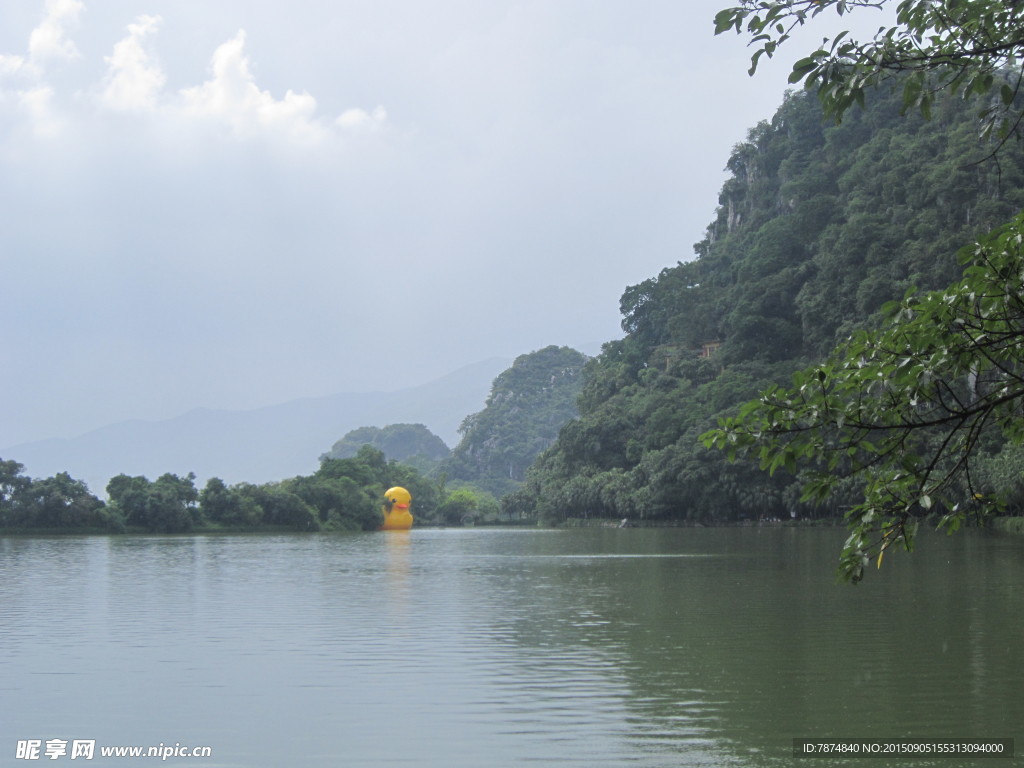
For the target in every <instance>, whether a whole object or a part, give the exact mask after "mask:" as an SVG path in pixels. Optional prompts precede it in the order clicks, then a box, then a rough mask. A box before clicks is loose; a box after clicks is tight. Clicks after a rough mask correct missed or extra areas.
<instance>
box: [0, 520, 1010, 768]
mask: <svg viewBox="0 0 1024 768" xmlns="http://www.w3.org/2000/svg"><path fill="white" fill-rule="evenodd" d="M842 539H843V532H842V531H841V530H812V529H757V528H745V529H698V530H689V529H679V530H676V529H670V530H664V529H663V530H628V529H627V530H609V529H589V530H571V531H541V530H485V529H465V530H426V529H422V530H414V531H411V532H408V533H390V534H385V533H373V534H360V535H348V536H301V535H295V536H273V537H268V536H251V537H249V536H225V537H113V538H70V539H67V538H60V539H57V538H53V539H31V538H13V539H0V765H12V764H18V765H32V764H36V765H39V764H40V763H31V762H28V761H24V760H15V759H14V757H15V752H16V744H17V742H18V741H19V740H25V739H41V740H43V741H45V740H46V739H51V738H60V739H66V740H69V741H70V740H72V739H95V740H96V742H97V744H98V745H158V744H165V745H171V744H174V743H176V742H177V743H180V744H186V745H209V746H211V747H212V749H213V756H212V758H210V759H204V760H197V759H185V758H171V759H168V760H167V761H166V763H165V764H167V765H178V766H181V765H190V766H200V765H201V766H238V767H246V768H248V767H258V766H274V767H275V768H277V767H283V766H359V767H360V768H361V767H362V766H423V767H425V768H426V767H433V766H437V767H438V768H461V767H466V768H469V767H470V766H471V767H472V768H481V767H483V766H488V767H490V766H523V765H536V766H547V765H556V764H557V765H559V766H636V767H637V768H653V767H655V766H657V767H661V766H664V767H665V768H669V767H670V766H672V767H674V766H712V765H713V766H771V767H772V768H775V767H776V766H788V765H792V764H794V763H795V764H798V765H805V766H808V768H818V767H820V766H825V765H841V766H846V767H850V766H854V765H860V764H864V765H870V766H874V768H880V767H881V766H883V765H887V764H898V765H901V766H912V765H913V766H921V765H938V766H945V767H946V768H953V766H955V765H960V764H963V765H968V764H973V765H977V764H978V763H977V761H975V762H973V763H972V762H970V761H958V760H951V759H945V760H935V761H932V762H923V761H908V760H901V761H897V762H896V763H889V762H887V761H884V760H870V761H851V760H843V761H826V760H821V759H813V760H794V758H793V757H792V739H793V738H795V737H825V736H833V737H853V738H864V737H870V738H882V737H886V738H888V737H898V736H914V737H956V738H966V737H977V738H1015V739H1016V740H1017V751H1018V753H1024V590H1022V589H1021V585H1024V539H1021V538H1013V537H1000V536H997V535H984V534H981V533H972V532H968V533H967V534H965V535H958V536H956V537H952V538H949V537H945V536H931V537H927V538H926V539H924V540H922V542H921V545H920V547H919V550H918V551H917V552H916V553H915V554H913V555H910V556H908V555H906V554H905V553H897V554H895V555H894V556H893V557H891V559H890V558H887V562H886V563H885V565H884V567H883V569H882V571H881V573H876V572H872V573H870V574H869V576H868V580H867V581H866V582H865V583H864V584H862V585H860V586H858V587H849V586H841V585H837V584H836V583H835V581H834V576H833V567H834V562H835V558H836V555H837V553H838V548H839V546H840V544H841V542H842ZM159 762H160V761H159V760H153V759H148V760H146V759H136V760H132V759H125V758H121V759H109V760H102V759H100V757H99V755H98V753H97V755H96V757H95V758H94V759H93V760H92V761H91V762H88V763H85V762H83V763H81V764H83V765H94V766H96V765H98V766H102V765H111V766H128V765H154V764H156V763H159ZM1013 762H1014V763H1016V762H1018V761H1013ZM66 763H70V764H71V765H77V764H79V763H71V762H70V758H69V757H63V758H60V760H59V761H46V763H45V764H48V765H51V764H52V765H62V764H66ZM1009 763H1010V761H1007V760H1000V761H994V762H993V761H985V762H982V763H981V765H992V766H998V765H1007V764H1009Z"/></svg>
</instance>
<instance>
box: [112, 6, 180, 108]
mask: <svg viewBox="0 0 1024 768" xmlns="http://www.w3.org/2000/svg"><path fill="white" fill-rule="evenodd" d="M161 21H162V19H161V18H160V17H159V16H139V17H138V18H137V19H136V20H135V23H134V24H129V25H128V36H127V37H125V38H124V39H122V40H120V41H118V42H117V43H116V44H115V45H114V52H113V53H112V54H111V55H110V56H107V57H105V59H104V60H105V61H106V62H107V75H106V77H105V78H104V81H103V90H102V92H101V94H100V100H101V102H102V103H103V104H104V105H105V106H106V107H109V108H110V109H114V110H138V109H144V110H152V109H154V108H155V107H156V106H157V100H158V98H159V96H160V91H161V90H162V89H163V87H164V84H165V83H166V82H167V77H166V76H165V75H164V73H163V71H162V70H161V69H160V65H159V64H158V63H156V62H155V61H154V58H153V57H152V56H151V55H150V54H149V52H148V51H147V50H146V47H145V40H146V38H147V37H148V36H150V35H152V34H153V33H155V32H156V30H157V28H158V27H159V26H160V23H161Z"/></svg>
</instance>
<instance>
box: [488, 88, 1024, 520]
mask: <svg viewBox="0 0 1024 768" xmlns="http://www.w3.org/2000/svg"><path fill="white" fill-rule="evenodd" d="M901 108H902V101H901V98H900V96H899V94H898V93H897V92H890V91H884V92H882V91H879V92H876V93H874V94H872V97H871V98H870V99H869V100H868V104H867V108H866V109H864V110H855V111H852V112H850V113H848V114H847V116H846V118H845V119H844V122H843V123H842V124H841V125H836V124H834V123H831V122H825V121H824V120H823V118H822V114H821V110H820V107H819V105H818V102H817V99H816V98H815V97H814V95H813V94H810V95H809V94H807V93H805V92H800V93H795V94H790V95H789V96H787V98H786V99H785V101H784V103H783V104H782V106H781V107H780V108H779V110H778V112H777V113H776V114H775V116H774V117H773V118H772V119H771V121H765V122H762V123H760V124H758V125H757V126H756V127H754V128H753V129H752V130H751V131H750V132H749V134H748V137H747V141H745V142H744V143H742V144H740V145H738V146H736V147H735V148H734V150H733V152H732V155H731V156H730V157H729V159H728V163H727V166H726V167H727V169H728V170H729V171H730V173H731V176H730V178H728V180H727V181H726V182H725V184H724V185H723V187H722V190H721V193H720V196H719V207H718V209H717V212H716V216H715V219H714V220H713V221H712V222H711V223H710V225H709V226H708V228H707V233H706V237H705V238H704V239H703V240H702V241H701V242H699V243H697V244H696V245H695V247H694V250H695V252H696V258H695V259H693V260H692V261H689V262H686V263H681V262H680V263H678V264H677V265H676V266H674V267H669V268H666V269H664V270H663V271H662V272H661V274H659V275H658V276H657V277H654V278H651V279H650V280H647V281H645V282H643V283H641V284H639V285H635V286H632V287H630V288H628V289H627V290H626V291H625V293H624V294H623V297H622V302H621V310H622V315H623V321H622V325H623V329H624V330H625V331H626V336H625V337H624V338H623V339H622V340H619V341H614V342H610V343H608V344H606V345H605V346H604V348H603V351H602V353H601V354H600V355H599V356H598V357H597V358H595V359H594V360H593V361H592V362H591V363H590V364H589V365H588V366H587V369H586V372H585V382H584V386H583V390H582V393H581V395H580V399H579V411H580V415H579V418H578V419H576V420H574V421H572V422H570V423H569V424H567V425H566V426H565V427H564V428H563V429H562V431H561V433H560V436H559V438H558V440H557V442H556V443H555V444H554V445H553V446H552V447H551V448H550V449H549V450H547V451H546V452H545V453H543V454H542V455H541V456H540V457H539V459H538V461H537V463H536V464H535V465H534V467H532V468H531V470H530V472H529V473H528V475H527V478H526V482H525V484H524V486H523V487H522V488H521V489H520V490H519V491H518V492H516V493H514V494H512V495H510V496H508V497H507V498H506V499H505V501H504V504H505V507H506V510H507V511H510V512H517V511H521V512H527V513H533V514H540V515H541V516H542V517H545V518H548V519H559V518H561V517H565V516H582V515H584V514H587V515H599V516H609V517H617V518H618V517H653V518H666V519H708V520H733V519H738V518H745V517H756V516H761V515H771V516H780V517H782V516H788V515H790V514H792V513H797V514H800V515H820V514H834V513H836V512H837V511H840V510H838V509H811V508H808V507H806V506H803V505H801V504H800V503H799V502H798V494H797V492H796V489H795V486H794V485H793V483H792V478H791V477H788V476H786V474H785V473H783V472H780V473H777V474H776V475H775V476H774V477H769V476H768V475H766V474H764V473H761V472H760V471H758V470H757V468H756V467H752V466H750V465H749V464H735V465H732V464H728V463H727V462H726V461H725V459H724V458H723V455H722V454H721V453H720V452H711V451H707V450H705V449H704V447H703V446H702V445H701V444H700V442H699V441H698V439H697V438H698V435H700V434H701V433H703V432H704V431H705V430H707V429H709V428H711V427H713V426H715V424H716V421H717V417H718V416H719V415H722V414H726V413H732V412H734V410H735V408H736V406H737V405H738V404H740V403H743V402H746V401H748V400H750V399H751V398H753V397H756V396H757V394H758V393H759V392H760V391H762V390H763V389H764V388H765V387H766V386H768V385H769V384H771V383H786V382H788V381H789V377H790V375H791V374H792V373H793V372H794V371H795V370H797V369H801V368H804V367H806V366H807V365H808V364H810V363H811V362H813V361H814V360H817V359H820V358H821V357H823V356H824V355H825V354H826V353H827V352H829V351H830V350H831V349H832V348H833V347H834V346H835V345H836V344H837V343H839V342H840V341H842V340H843V339H845V338H846V337H847V336H848V335H849V334H850V332H851V331H852V330H853V329H855V328H858V327H864V326H865V325H866V324H869V323H871V322H872V318H873V317H874V316H875V315H876V313H877V311H878V310H879V308H880V307H881V306H882V305H883V304H884V303H885V302H887V301H890V300H893V299H897V298H901V297H902V296H903V294H904V293H905V291H906V290H907V289H908V288H910V287H913V286H916V287H918V288H920V289H933V288H939V287H942V286H945V285H947V284H949V283H950V282H952V281H953V280H954V279H955V278H957V277H958V275H959V266H958V263H957V260H956V252H957V250H958V249H959V248H960V247H962V246H964V245H965V244H967V243H969V242H971V241H972V240H973V239H974V238H975V237H976V236H978V235H980V234H983V233H985V232H987V231H989V230H990V229H992V228H993V227H995V226H997V225H998V224H1000V223H1002V222H1004V221H1006V220H1007V219H1009V218H1010V217H1011V216H1012V215H1014V214H1015V213H1016V212H1018V211H1019V210H1021V208H1022V207H1024V148H1022V147H1021V146H1020V145H1014V146H1004V147H1003V148H1002V149H1001V150H1000V152H999V155H998V161H996V160H994V159H992V157H991V153H992V150H993V149H994V147H993V146H992V145H982V144H980V143H979V140H978V138H977V136H978V129H977V118H976V115H975V113H974V111H973V110H972V109H971V108H970V107H969V106H967V105H965V103H964V102H963V101H962V100H960V99H957V98H951V99H944V100H942V101H940V102H938V103H936V104H935V105H934V108H933V110H932V119H931V120H930V121H927V122H926V121H924V120H922V119H921V118H920V117H919V116H915V115H901V114H900V112H901Z"/></svg>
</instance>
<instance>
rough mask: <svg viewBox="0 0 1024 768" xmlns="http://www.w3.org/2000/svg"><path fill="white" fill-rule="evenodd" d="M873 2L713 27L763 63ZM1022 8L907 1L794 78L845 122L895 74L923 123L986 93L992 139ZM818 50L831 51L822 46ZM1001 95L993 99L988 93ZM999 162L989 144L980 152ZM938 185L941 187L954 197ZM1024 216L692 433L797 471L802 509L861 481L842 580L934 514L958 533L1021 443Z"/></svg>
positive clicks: (761, 10) (1014, 79) (1011, 100)
mask: <svg viewBox="0 0 1024 768" xmlns="http://www.w3.org/2000/svg"><path fill="white" fill-rule="evenodd" d="M887 4H888V2H887V0H880V1H879V2H866V1H865V2H848V1H847V0H821V1H820V2H817V1H816V2H803V1H798V0H785V1H784V2H753V1H746V2H743V3H742V4H741V5H739V6H734V7H732V8H728V9H725V10H723V11H721V12H720V13H719V14H718V16H717V17H716V20H715V24H716V31H717V32H719V33H720V32H724V31H726V30H729V29H735V30H737V31H738V32H743V31H744V30H745V31H746V32H747V33H748V34H750V35H751V44H752V45H753V46H755V53H754V55H753V58H752V67H751V73H753V71H754V70H755V69H756V67H757V62H758V59H759V57H760V56H762V55H768V56H771V55H773V54H774V52H775V51H776V49H777V48H778V46H779V45H781V44H782V43H784V42H785V41H786V40H787V39H788V38H789V35H790V33H791V31H792V30H793V28H795V27H796V26H798V25H801V24H804V23H805V22H806V21H807V20H808V19H809V18H813V17H814V16H817V15H818V14H820V13H822V12H824V11H825V10H826V9H828V8H833V9H834V10H836V11H837V12H838V13H839V14H840V15H842V14H844V13H846V12H848V11H849V10H851V9H852V8H854V7H858V6H860V7H878V8H881V7H883V6H886V5H887ZM1022 22H1024V8H1022V7H1021V6H1020V4H1019V3H1003V2H991V1H990V0H903V1H902V2H899V3H898V4H897V6H896V25H895V26H891V27H888V28H886V27H882V28H880V29H879V31H878V33H877V34H876V35H875V37H874V39H873V40H871V41H869V42H867V43H861V42H857V41H853V40H851V39H849V38H848V36H847V34H846V33H840V34H838V35H836V36H835V37H833V38H832V39H831V41H829V40H827V39H826V41H825V45H823V46H822V47H821V48H819V49H818V50H816V51H814V52H812V53H811V54H810V55H808V56H806V57H804V58H802V59H800V60H799V61H797V62H796V64H795V65H794V67H793V72H792V74H791V76H790V82H794V83H796V82H804V83H805V85H806V86H807V87H808V88H813V89H816V91H817V93H818V96H819V98H820V100H821V103H822V105H823V108H824V110H825V112H826V113H827V114H830V115H832V116H833V117H835V118H836V119H837V120H838V119H841V118H842V117H843V116H844V114H845V113H846V112H847V110H848V109H849V108H850V107H851V106H853V105H854V104H859V105H860V106H862V107H863V106H864V104H865V94H866V93H867V92H868V90H869V89H877V86H878V85H879V84H880V83H882V82H883V81H885V80H887V79H889V78H892V77H893V76H895V75H899V78H900V83H901V84H902V111H903V112H904V113H905V112H906V111H907V110H908V109H910V108H911V107H916V108H918V109H919V110H920V112H921V114H922V115H923V116H924V117H925V118H926V119H928V118H931V117H932V114H933V107H934V106H935V104H936V103H938V102H937V100H939V99H940V98H948V95H949V94H960V95H962V96H963V97H964V99H965V100H967V99H969V98H971V97H983V104H982V109H981V111H980V113H979V114H978V116H979V117H980V118H981V120H982V122H981V126H980V134H981V136H982V137H983V138H989V137H992V136H993V135H997V136H998V137H999V139H1000V142H1002V141H1005V140H1006V139H1007V138H1009V137H1011V136H1013V135H1014V134H1015V133H1016V132H1017V130H1018V127H1019V125H1020V120H1021V110H1020V107H1019V104H1018V100H1017V95H1018V92H1019V89H1020V84H1021V81H1022V70H1021V62H1020V59H1019V54H1020V53H1021V49H1022V48H1024V24H1022ZM826 46H827V47H826ZM995 94H998V95H997V97H996V98H993V95H995ZM998 151H1000V147H999V145H990V156H992V155H995V154H996V153H997V152H998ZM950 181H951V180H946V181H945V183H944V186H946V187H947V188H950V189H952V188H954V187H953V185H952V184H951V183H950ZM1022 242H1024V217H1022V216H1020V215H1018V216H1016V217H1015V218H1013V219H1012V220H1011V221H1010V222H1009V223H1008V224H1006V225H1005V226H1002V227H1001V228H999V229H997V230H995V231H994V232H992V233H991V234H989V235H987V236H984V237H982V238H980V239H979V241H978V243H977V245H975V246H974V247H973V248H970V249H969V250H967V251H966V252H964V253H963V255H962V257H961V260H962V261H963V263H964V267H965V268H964V270H963V273H962V276H961V277H960V279H959V280H958V281H956V282H954V283H952V284H951V285H949V286H948V287H947V288H945V289H943V290H936V291H931V292H928V293H925V294H923V295H921V296H915V295H914V292H913V291H908V292H907V294H906V295H905V296H904V299H903V301H902V302H898V303H893V304H889V305H887V306H886V307H885V308H884V314H885V315H886V322H885V323H884V324H883V325H882V326H881V327H880V328H875V329H872V330H868V331H861V332H858V333H856V334H854V335H853V336H852V337H851V338H850V339H849V341H848V342H846V343H845V344H844V345H842V346H840V347H839V348H837V349H836V350H835V351H834V352H833V353H832V354H831V355H830V356H829V357H828V358H827V360H826V361H825V362H824V363H823V364H820V365H815V366H812V367H810V368H808V369H806V370H804V371H803V372H802V373H798V374H796V375H795V376H794V377H793V383H792V386H790V387H772V388H769V389H768V390H767V391H766V392H765V393H763V394H762V396H761V397H760V398H759V399H758V400H754V401H752V402H750V403H748V404H747V405H745V406H744V407H743V408H742V409H741V410H740V412H739V414H738V415H737V416H734V417H727V418H723V419H721V420H720V425H719V428H718V429H717V430H713V431H710V432H708V433H706V434H705V435H704V436H703V439H704V441H705V443H706V444H707V445H710V446H715V447H718V448H722V449H724V450H726V451H727V453H728V455H729V456H730V457H733V458H735V457H736V456H739V455H744V454H750V453H753V454H755V455H757V456H758V457H759V458H760V461H761V466H762V468H763V469H767V470H769V471H770V472H772V473H774V472H775V471H776V470H778V469H780V468H784V469H786V470H787V471H788V472H790V473H792V474H798V473H799V474H800V475H801V487H802V496H801V499H802V500H803V501H818V502H823V501H826V500H828V499H830V498H832V497H833V496H834V495H835V494H836V493H837V489H838V488H839V486H840V485H841V483H843V482H845V480H844V478H856V480H857V484H855V486H854V487H855V488H856V489H857V492H858V495H857V500H856V501H855V502H854V503H852V504H850V505H849V509H848V510H847V511H846V513H845V514H846V518H847V520H848V523H849V525H850V528H851V533H850V536H849V538H848V539H847V542H846V545H845V547H844V549H843V553H842V556H841V560H840V575H841V576H842V577H844V578H846V579H849V580H852V581H854V582H856V581H858V580H860V579H861V578H862V577H863V575H864V568H865V566H866V565H867V564H868V563H869V562H870V560H871V558H872V557H874V556H877V563H878V565H879V567H880V566H881V564H882V558H883V555H884V553H885V551H886V550H887V548H888V547H890V546H891V545H893V544H895V543H901V544H902V545H903V546H905V547H906V548H907V549H910V548H911V546H912V543H913V535H914V531H915V529H916V523H917V520H918V519H919V518H921V517H923V516H926V515H928V514H934V513H937V514H938V515H939V523H940V527H946V528H948V529H949V530H950V531H953V530H956V529H957V528H958V527H959V525H960V524H961V523H962V521H963V520H964V517H965V515H966V514H967V512H968V511H969V509H970V508H973V509H974V510H976V511H984V510H985V508H986V507H989V506H990V504H993V505H999V504H1001V503H1002V501H1003V500H1002V499H1001V498H998V497H996V498H994V499H989V498H988V497H987V496H986V495H985V494H984V493H982V489H981V488H979V486H978V483H977V479H978V478H979V477H982V476H984V474H985V473H984V472H981V473H978V472H976V471H972V470H973V468H974V467H975V466H976V465H977V463H978V462H979V461H983V460H984V459H983V457H984V455H985V449H986V447H988V448H994V449H998V448H1000V447H1002V445H1003V443H1006V442H1008V443H1009V444H1010V445H1019V444H1020V443H1021V442H1022V441H1024V419H1022V410H1021V399H1022V396H1024V388H1022V387H1021V375H1022V372H1024V342H1022V339H1024V335H1022V332H1024V312H1022V310H1024V306H1022V303H1021V296H1022V293H1024V285H1022V283H1024V271H1022V270H1024V260H1022V255H1021V251H1022Z"/></svg>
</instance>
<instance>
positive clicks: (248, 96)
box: [181, 30, 327, 142]
mask: <svg viewBox="0 0 1024 768" xmlns="http://www.w3.org/2000/svg"><path fill="white" fill-rule="evenodd" d="M211 70H212V77H211V78H210V79H209V80H207V81H206V82H204V83H203V84H202V85H198V86H195V87H193V88H185V89H183V90H182V91H181V96H182V98H183V99H184V106H185V111H186V113H187V114H190V115H193V116H196V117H209V118H214V119H217V120H220V121H222V122H224V123H226V124H227V125H229V126H230V127H231V129H232V130H233V131H234V132H235V134H236V135H238V136H251V135H253V134H254V133H257V132H259V131H260V130H261V129H271V130H274V131H278V132H281V133H283V134H286V135H289V136H291V137H293V138H296V139H304V140H311V141H314V142H319V141H321V140H322V139H323V138H325V136H326V133H327V130H326V128H325V126H324V125H323V123H322V121H321V120H319V119H318V118H317V117H316V99H314V98H313V97H312V96H311V95H309V94H308V93H306V92H302V93H295V92H294V91H292V90H290V89H289V90H288V91H287V92H286V93H285V95H284V98H283V99H280V100H278V99H275V98H274V96H273V95H272V94H271V93H270V92H269V91H263V90H260V88H259V87H258V86H257V85H256V80H255V77H253V74H252V69H251V67H250V64H249V58H248V57H247V56H246V55H245V31H244V30H239V32H238V34H236V35H235V36H234V37H233V38H232V39H230V40H228V41H227V42H226V43H223V44H222V45H220V46H219V47H218V48H217V50H216V51H214V54H213V59H212V61H211Z"/></svg>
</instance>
